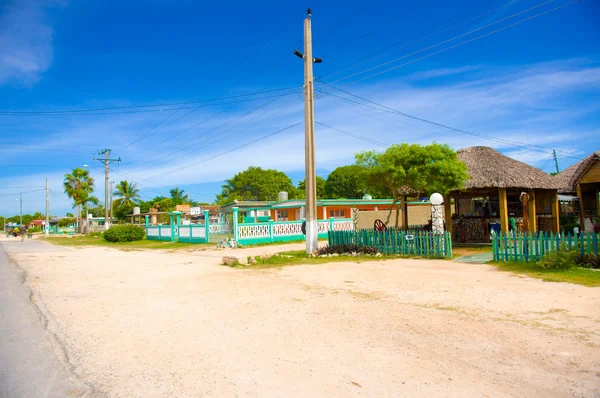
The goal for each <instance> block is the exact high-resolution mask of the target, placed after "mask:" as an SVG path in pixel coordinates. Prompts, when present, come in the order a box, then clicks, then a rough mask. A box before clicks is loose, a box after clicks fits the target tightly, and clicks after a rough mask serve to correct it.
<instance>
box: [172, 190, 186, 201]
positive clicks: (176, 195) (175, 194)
mask: <svg viewBox="0 0 600 398" xmlns="http://www.w3.org/2000/svg"><path fill="white" fill-rule="evenodd" d="M184 192H185V191H184V190H183V189H179V187H175V188H173V189H171V190H170V191H169V193H171V199H183V197H184V196H185V195H184Z"/></svg>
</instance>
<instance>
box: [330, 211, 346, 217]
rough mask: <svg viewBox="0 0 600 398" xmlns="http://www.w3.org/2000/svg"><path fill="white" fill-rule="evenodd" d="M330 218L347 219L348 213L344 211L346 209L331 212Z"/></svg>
mask: <svg viewBox="0 0 600 398" xmlns="http://www.w3.org/2000/svg"><path fill="white" fill-rule="evenodd" d="M329 217H333V218H345V217H346V212H345V211H344V209H336V210H329Z"/></svg>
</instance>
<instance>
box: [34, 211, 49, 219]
mask: <svg viewBox="0 0 600 398" xmlns="http://www.w3.org/2000/svg"><path fill="white" fill-rule="evenodd" d="M32 217H33V219H34V220H44V219H46V216H45V215H43V214H42V213H40V212H39V211H36V212H35V213H33V215H32Z"/></svg>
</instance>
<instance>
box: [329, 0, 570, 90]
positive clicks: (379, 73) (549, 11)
mask: <svg viewBox="0 0 600 398" xmlns="http://www.w3.org/2000/svg"><path fill="white" fill-rule="evenodd" d="M554 1H556V0H549V1H547V2H545V3H543V4H542V5H545V4H548V3H550V2H554ZM578 1H579V0H574V1H571V2H569V3H566V4H563V5H561V6H558V7H555V8H552V9H550V10H547V11H544V12H540V13H538V14H535V15H532V16H530V17H528V18H525V19H522V20H520V21H517V22H514V23H512V24H510V25H507V26H503V27H502V28H499V29H496V30H493V31H491V32H488V33H485V34H483V35H480V36H476V37H474V38H472V39H469V40H465V41H463V42H460V43H457V44H455V45H452V46H450V47H447V48H443V49H441V50H438V51H435V52H433V53H430V54H427V55H424V56H422V57H420V58H416V59H413V60H411V61H409V62H405V63H403V64H400V65H396V66H394V67H391V68H388V69H386V70H383V71H380V72H377V73H373V74H371V75H368V76H365V77H362V78H360V79H357V80H353V81H351V82H350V83H347V84H353V83H358V82H361V81H363V80H366V79H370V78H372V77H375V76H379V75H381V74H383V73H387V72H390V71H392V70H396V69H399V68H402V67H404V66H407V65H410V64H413V63H415V62H418V61H421V60H423V59H426V58H429V57H432V56H434V55H437V54H440V53H443V52H445V51H448V50H452V49H454V48H457V47H460V46H463V45H465V44H468V43H471V42H473V41H476V40H479V39H483V38H484V37H487V36H491V35H493V34H496V33H498V32H501V31H503V30H506V29H509V28H512V27H514V26H516V25H519V24H522V23H523V22H527V21H529V20H532V19H534V18H538V17H540V16H542V15H546V14H549V13H551V12H554V11H557V10H560V9H561V8H564V7H567V6H569V5H571V4H574V3H577V2H578ZM539 6H541V5H538V6H536V7H539ZM533 8H535V7H532V8H530V9H528V10H526V11H529V10H531V9H533ZM523 12H525V11H523ZM523 12H521V13H523ZM521 13H517V14H513V15H511V16H509V17H507V18H503V19H502V20H500V21H503V20H506V19H508V18H512V17H514V16H516V15H518V14H521ZM500 21H496V22H494V23H493V24H495V23H498V22H500ZM491 25H492V24H488V25H486V27H487V26H491ZM479 29H481V28H478V29H477V30H479ZM474 31H475V30H473V31H471V32H468V33H466V34H470V33H473V32H474ZM466 34H463V35H459V36H456V37H454V38H452V39H449V40H445V41H443V42H441V43H438V44H435V45H432V46H430V47H428V48H426V49H423V50H419V51H416V52H413V53H411V54H409V55H406V56H403V57H400V58H397V59H395V60H392V61H388V62H385V63H383V64H381V65H379V66H376V67H373V68H369V69H367V70H365V71H362V72H359V73H355V74H352V75H350V76H346V77H344V78H341V79H338V80H335V81H334V82H333V83H336V82H340V81H342V80H347V79H349V78H351V77H353V76H357V75H362V74H364V73H366V72H368V71H370V70H373V69H379V68H381V67H382V66H384V65H387V64H389V63H390V62H396V61H398V60H400V59H403V58H406V57H407V56H410V55H414V54H417V53H419V52H423V51H425V50H428V49H431V48H434V47H437V46H439V45H440V44H444V43H447V42H449V41H451V40H455V39H456V38H458V37H462V36H465V35H466Z"/></svg>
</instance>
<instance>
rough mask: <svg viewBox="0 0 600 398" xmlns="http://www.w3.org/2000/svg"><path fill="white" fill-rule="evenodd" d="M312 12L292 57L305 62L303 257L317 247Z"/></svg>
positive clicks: (309, 13)
mask: <svg viewBox="0 0 600 398" xmlns="http://www.w3.org/2000/svg"><path fill="white" fill-rule="evenodd" d="M310 17H311V11H310V8H309V9H308V15H307V17H306V19H305V20H304V54H302V53H301V52H300V51H298V50H295V51H294V54H295V55H296V56H297V57H299V58H302V59H304V156H305V163H306V165H305V168H306V175H305V177H306V178H305V180H304V185H305V187H306V253H309V254H310V253H312V252H313V251H315V250H316V249H317V247H318V246H319V237H318V227H317V189H316V185H317V181H316V179H317V173H316V166H315V104H314V99H315V92H314V77H313V63H321V62H322V60H321V58H313V55H312V28H311V21H310Z"/></svg>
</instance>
